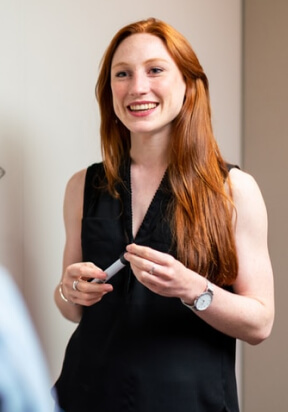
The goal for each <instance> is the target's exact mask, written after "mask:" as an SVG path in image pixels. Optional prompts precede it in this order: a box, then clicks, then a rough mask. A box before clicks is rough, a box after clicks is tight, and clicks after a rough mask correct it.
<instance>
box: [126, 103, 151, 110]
mask: <svg viewBox="0 0 288 412" xmlns="http://www.w3.org/2000/svg"><path fill="white" fill-rule="evenodd" d="M128 107H129V109H130V110H131V111H132V112H138V111H143V110H151V109H155V107H157V104H156V103H143V104H132V105H131V106H128Z"/></svg>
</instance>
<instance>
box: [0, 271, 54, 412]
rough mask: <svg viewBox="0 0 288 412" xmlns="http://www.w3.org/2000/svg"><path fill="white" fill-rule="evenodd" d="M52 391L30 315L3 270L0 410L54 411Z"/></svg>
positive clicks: (0, 289) (0, 277)
mask: <svg viewBox="0 0 288 412" xmlns="http://www.w3.org/2000/svg"><path fill="white" fill-rule="evenodd" d="M50 388H51V382H50V377H49V373H48V369H47V365H46V362H45V359H44V356H43V353H42V349H41V346H40V343H39V340H38V337H37V334H36V332H35V329H34V326H33V324H32V321H31V319H30V316H29V312H28V310H27V308H26V305H25V303H24V300H23V298H22V296H21V294H20V292H19V291H18V288H17V287H16V285H15V283H14V281H13V280H12V279H11V277H10V276H9V274H8V273H7V271H6V270H5V269H3V268H2V267H0V399H1V401H0V411H1V412H52V411H53V410H54V400H53V398H52V395H51V390H50ZM55 411H58V409H57V408H55Z"/></svg>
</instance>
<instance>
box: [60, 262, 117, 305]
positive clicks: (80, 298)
mask: <svg viewBox="0 0 288 412" xmlns="http://www.w3.org/2000/svg"><path fill="white" fill-rule="evenodd" d="M94 278H95V279H99V280H100V281H102V282H104V281H105V279H106V274H105V272H103V270H102V269H100V268H98V267H97V266H95V265H94V264H93V263H91V262H81V263H74V264H71V265H69V266H68V267H67V268H66V270H65V271H64V274H63V276H62V291H63V294H64V296H65V297H66V299H68V300H69V301H70V302H72V303H74V304H77V305H82V306H91V305H94V303H97V302H99V301H100V300H101V299H102V298H103V296H104V295H106V293H109V292H112V290H113V286H112V285H111V284H109V283H97V282H91V281H90V282H89V281H88V280H92V279H94Z"/></svg>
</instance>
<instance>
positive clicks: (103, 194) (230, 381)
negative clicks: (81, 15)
mask: <svg viewBox="0 0 288 412" xmlns="http://www.w3.org/2000/svg"><path fill="white" fill-rule="evenodd" d="M96 96H97V99H98V102H99V106H100V112H101V144H102V153H103V159H104V161H103V163H100V164H94V165H92V166H90V167H89V168H87V170H83V171H80V172H78V173H76V174H75V175H74V176H73V177H72V178H71V179H70V181H69V182H68V185H67V189H66V194H65V201H64V220H65V227H66V235H67V240H66V245H65V250H64V259H63V275H62V280H61V283H60V286H57V288H56V290H55V301H56V304H57V306H58V307H59V309H60V311H61V312H62V314H63V316H65V317H66V318H67V319H69V320H71V321H74V322H79V326H78V327H77V329H76V331H75V332H74V334H73V336H72V337H71V339H70V342H69V344H68V347H67V350H66V355H65V359H64V364H63V369H62V372H61V375H60V377H59V379H58V381H57V383H56V389H57V392H58V397H59V402H60V405H61V406H62V408H63V409H64V410H65V411H66V412H74V411H75V412H76V411H77V412H79V411H83V412H84V411H85V412H90V411H101V412H104V411H105V412H116V411H117V412H121V411H125V412H127V411H137V412H148V411H149V412H151V411H162V410H163V411H164V410H165V412H170V411H171V412H172V411H173V412H175V411H177V412H182V411H184V410H185V412H186V411H191V412H192V411H193V412H195V411H199V412H202V411H219V412H220V411H233V412H234V411H238V410H239V408H238V400H237V388H236V381H235V372H234V369H235V341H236V339H241V340H243V341H245V342H248V343H250V344H258V343H260V342H261V341H263V340H264V339H266V338H267V337H268V336H269V334H270V332H271V328H272V324H273V317H274V302H273V276H272V268H271V263H270V258H269V253H268V248H267V217H266V209H265V205H264V202H263V199H262V196H261V193H260V190H259V188H258V186H257V184H256V182H255V180H254V179H253V178H252V177H251V176H250V175H248V174H246V173H244V172H243V171H241V170H239V168H237V167H233V166H231V165H229V164H227V163H226V162H225V161H224V160H223V158H222V156H221V154H220V152H219V148H218V146H217V143H216V141H215V139H214V136H213V131H212V126H211V113H210V101H209V90H208V81H207V78H206V76H205V74H204V72H203V69H202V67H201V65H200V64H199V61H198V59H197V57H196V55H195V53H194V52H193V50H192V49H191V46H190V45H189V43H188V42H187V40H186V39H185V38H183V36H182V35H181V34H179V33H178V32H177V31H176V30H175V29H173V28H172V27H170V26H169V25H167V24H166V23H164V22H161V21H158V20H155V19H149V20H146V21H140V22H136V23H134V24H131V25H128V26H126V27H124V28H123V29H121V30H120V31H119V32H118V33H117V34H116V35H115V37H114V38H113V39H112V41H111V43H110V45H109V47H108V49H107V51H106V54H105V55H104V58H103V61H102V66H101V70H100V74H99V78H98V82H97V85H96ZM83 199H84V200H83ZM82 219H83V221H82ZM122 252H125V254H124V258H125V260H126V262H127V264H126V265H125V267H124V268H123V269H121V270H120V271H119V272H118V273H117V274H116V275H115V276H113V277H112V278H111V279H110V280H109V281H108V282H106V283H104V282H105V279H106V276H107V273H106V272H105V271H103V269H105V268H107V267H108V266H109V265H111V264H112V263H113V262H114V261H115V260H117V259H118V257H119V255H120V254H121V253H122ZM91 279H98V282H90V280H91ZM88 280H89V281H88Z"/></svg>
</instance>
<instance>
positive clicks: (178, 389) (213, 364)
mask: <svg viewBox="0 0 288 412" xmlns="http://www.w3.org/2000/svg"><path fill="white" fill-rule="evenodd" d="M127 169H129V168H127ZM123 173H124V175H125V179H124V183H125V186H124V187H123V186H122V187H121V188H119V190H120V195H121V196H120V199H115V198H113V197H112V196H111V195H110V194H109V193H108V192H107V191H106V190H104V189H101V188H100V187H99V182H101V181H102V179H103V178H105V173H104V169H103V164H102V163H99V164H94V165H92V166H90V167H89V168H88V169H87V174H86V183H85V192H84V213H83V221H82V250H83V261H90V262H93V263H95V264H96V265H97V266H99V267H101V268H103V269H105V268H106V267H108V266H109V265H110V264H111V263H113V262H114V261H115V260H116V259H118V257H119V255H120V254H121V253H122V252H123V251H124V250H125V246H126V245H127V244H128V243H130V242H131V241H135V242H136V243H138V244H142V245H149V246H150V247H152V248H155V249H157V250H159V251H163V252H167V253H171V254H173V255H175V252H174V251H173V249H172V248H171V243H172V242H171V233H170V229H169V222H168V221H167V220H166V216H167V213H166V208H167V204H168V202H169V199H170V196H171V195H170V191H169V186H168V182H167V181H166V178H165V177H164V179H163V181H162V183H161V185H160V187H159V189H158V191H157V193H156V194H155V197H154V199H153V201H152V203H151V205H150V207H149V210H148V212H147V214H146V216H145V218H144V221H143V224H142V225H141V227H140V229H139V232H138V234H137V236H136V238H135V239H133V237H132V219H131V191H130V181H129V180H130V177H129V171H123ZM97 185H98V189H96V188H95V186H97ZM110 282H111V283H112V284H113V286H114V290H113V292H111V293H108V294H107V295H105V296H104V297H103V299H102V300H101V302H99V303H96V304H95V305H93V306H91V307H84V312H83V316H82V319H81V321H80V323H79V325H78V327H77V328H76V330H75V332H74V333H73V335H72V337H71V339H70V341H69V344H68V346H67V349H66V353H65V359H64V363H63V368H62V372H61V375H60V377H59V379H58V381H57V382H56V384H55V387H56V390H57V394H58V399H59V403H60V406H61V407H62V408H63V410H64V411H65V412H92V411H93V412H161V411H163V412H164V411H165V412H212V411H213V412H223V411H229V412H238V411H239V408H238V400H237V388H236V379H235V339H233V338H231V337H229V336H227V335H224V334H223V333H220V332H218V331H217V330H215V329H214V328H212V327H211V326H209V325H208V324H206V323H205V322H204V321H202V320H201V319H199V318H198V317H197V315H195V314H194V313H193V312H192V311H191V310H190V309H188V308H187V307H185V306H184V305H183V304H182V303H181V301H180V299H178V298H166V297H162V296H159V295H157V294H155V293H153V292H151V291H150V290H148V289H147V288H145V287H144V286H143V285H141V284H140V283H139V282H138V281H137V279H136V278H135V277H134V275H133V273H132V271H131V269H130V267H129V265H128V266H126V267H125V268H124V269H122V270H121V271H120V272H119V273H118V274H117V275H115V276H114V277H113V278H112V279H111V280H110Z"/></svg>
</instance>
